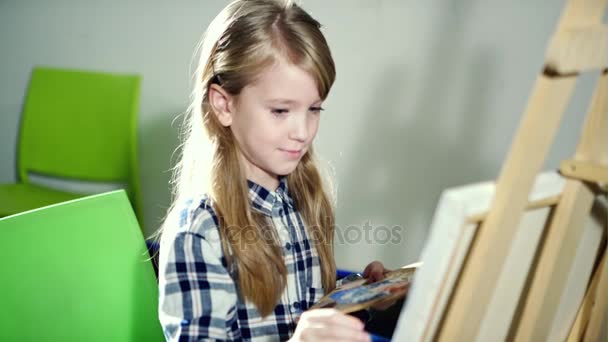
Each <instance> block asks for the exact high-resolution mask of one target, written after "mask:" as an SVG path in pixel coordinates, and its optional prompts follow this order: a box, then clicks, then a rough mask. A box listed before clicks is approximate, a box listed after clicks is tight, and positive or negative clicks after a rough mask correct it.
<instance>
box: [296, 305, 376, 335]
mask: <svg viewBox="0 0 608 342" xmlns="http://www.w3.org/2000/svg"><path fill="white" fill-rule="evenodd" d="M363 328H364V324H363V322H361V321H360V320H359V319H357V318H355V317H353V316H349V315H346V314H343V313H342V312H340V311H338V310H336V309H313V310H309V311H306V312H304V313H303V314H302V316H300V319H299V321H298V326H297V327H296V331H295V332H294V334H293V337H292V338H291V339H290V341H292V342H295V341H326V340H331V341H371V338H370V336H369V334H368V333H367V332H365V330H363Z"/></svg>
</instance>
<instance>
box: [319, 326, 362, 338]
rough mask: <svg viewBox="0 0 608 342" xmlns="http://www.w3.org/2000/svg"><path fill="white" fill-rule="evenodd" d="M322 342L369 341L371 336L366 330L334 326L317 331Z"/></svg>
mask: <svg viewBox="0 0 608 342" xmlns="http://www.w3.org/2000/svg"><path fill="white" fill-rule="evenodd" d="M317 333H318V334H316V335H317V336H318V337H319V340H320V341H326V340H331V341H369V340H370V336H369V334H368V333H367V332H365V331H364V330H355V329H349V328H347V327H343V326H332V327H331V328H325V329H321V330H319V331H317Z"/></svg>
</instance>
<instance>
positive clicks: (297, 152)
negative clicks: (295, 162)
mask: <svg viewBox="0 0 608 342" xmlns="http://www.w3.org/2000/svg"><path fill="white" fill-rule="evenodd" d="M279 150H281V151H282V152H285V153H286V154H287V156H289V157H292V158H298V157H300V156H301V155H302V153H303V152H304V149H299V150H289V149H283V148H281V149H279Z"/></svg>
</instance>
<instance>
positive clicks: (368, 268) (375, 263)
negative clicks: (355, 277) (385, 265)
mask: <svg viewBox="0 0 608 342" xmlns="http://www.w3.org/2000/svg"><path fill="white" fill-rule="evenodd" d="M378 266H381V267H382V263H381V262H380V261H377V260H375V261H372V262H370V263H369V265H367V266H366V267H365V270H363V277H365V278H367V277H369V275H370V273H371V272H372V271H373V270H374V269H376V268H377V267H378Z"/></svg>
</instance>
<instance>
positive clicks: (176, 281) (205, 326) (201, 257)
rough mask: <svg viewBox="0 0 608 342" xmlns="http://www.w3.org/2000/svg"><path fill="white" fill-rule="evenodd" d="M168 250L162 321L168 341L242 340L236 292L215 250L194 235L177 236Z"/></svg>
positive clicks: (161, 281)
mask: <svg viewBox="0 0 608 342" xmlns="http://www.w3.org/2000/svg"><path fill="white" fill-rule="evenodd" d="M214 243H219V241H214ZM165 246H166V247H165V248H167V250H166V251H164V253H163V252H161V260H160V264H161V273H159V319H160V323H161V325H162V327H163V332H164V334H165V338H166V339H167V341H197V340H201V339H203V340H206V339H213V340H240V338H241V336H240V329H239V326H238V320H237V315H236V303H237V294H236V287H235V284H234V281H233V280H232V278H231V277H230V275H229V273H228V270H227V269H226V268H225V267H224V265H223V264H222V257H221V255H218V252H217V246H212V244H211V243H210V242H209V241H208V240H207V239H205V238H204V237H203V236H202V235H200V234H198V233H196V232H190V231H182V232H179V233H177V234H176V235H175V237H174V239H173V240H172V241H169V243H167V244H166V245H165ZM214 247H215V248H214ZM163 255H164V256H165V258H164V259H165V260H164V261H163V260H162V259H163Z"/></svg>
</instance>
